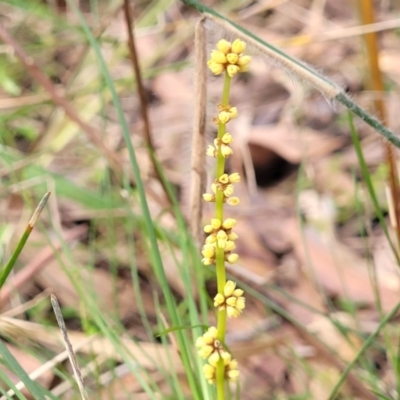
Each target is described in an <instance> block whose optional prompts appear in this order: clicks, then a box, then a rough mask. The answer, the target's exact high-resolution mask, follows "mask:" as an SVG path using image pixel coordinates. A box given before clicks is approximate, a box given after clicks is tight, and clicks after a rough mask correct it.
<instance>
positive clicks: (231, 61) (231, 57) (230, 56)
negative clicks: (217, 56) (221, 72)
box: [226, 53, 239, 64]
mask: <svg viewBox="0 0 400 400" xmlns="http://www.w3.org/2000/svg"><path fill="white" fill-rule="evenodd" d="M226 60H227V61H228V63H229V64H236V63H237V62H238V60H239V56H238V55H237V54H235V53H228V54H227V55H226Z"/></svg>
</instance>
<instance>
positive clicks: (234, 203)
mask: <svg viewBox="0 0 400 400" xmlns="http://www.w3.org/2000/svg"><path fill="white" fill-rule="evenodd" d="M226 202H227V203H228V204H229V205H230V206H237V205H238V204H239V203H240V199H239V197H230V198H229V199H228V200H227V201H226Z"/></svg>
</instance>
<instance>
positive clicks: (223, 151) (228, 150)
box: [221, 144, 233, 158]
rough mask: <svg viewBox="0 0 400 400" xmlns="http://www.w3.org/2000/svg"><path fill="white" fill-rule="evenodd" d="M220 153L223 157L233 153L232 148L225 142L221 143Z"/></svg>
mask: <svg viewBox="0 0 400 400" xmlns="http://www.w3.org/2000/svg"><path fill="white" fill-rule="evenodd" d="M221 154H222V156H223V157H224V158H227V157H229V156H230V155H231V154H233V151H232V149H231V148H230V147H229V146H227V145H225V144H221Z"/></svg>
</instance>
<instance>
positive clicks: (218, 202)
mask: <svg viewBox="0 0 400 400" xmlns="http://www.w3.org/2000/svg"><path fill="white" fill-rule="evenodd" d="M231 81H232V78H231V77H230V76H229V75H228V74H227V73H225V79H224V88H223V92H222V101H221V105H222V106H227V105H229V94H230V89H231ZM225 133H226V124H223V123H221V122H220V123H219V124H218V136H217V138H218V139H221V138H222V136H224V134H225ZM218 148H219V149H218V150H219V151H218V157H217V167H216V171H215V179H216V180H218V178H219V177H220V176H221V175H222V174H224V173H225V157H223V155H222V152H221V151H220V150H221V145H218ZM215 218H217V219H219V220H220V221H221V222H222V221H223V220H224V193H223V191H222V190H217V191H216V196H215ZM215 267H216V271H217V284H218V292H219V293H223V292H224V286H225V283H226V271H225V252H224V249H221V248H219V247H218V244H217V246H216V255H215ZM225 332H226V309H225V310H220V311H218V324H217V339H218V340H219V341H220V342H221V343H224V342H225ZM215 380H216V384H217V399H218V400H224V399H225V366H224V362H223V360H222V359H220V360H219V362H218V364H217V370H216V377H215Z"/></svg>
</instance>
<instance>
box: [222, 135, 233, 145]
mask: <svg viewBox="0 0 400 400" xmlns="http://www.w3.org/2000/svg"><path fill="white" fill-rule="evenodd" d="M221 142H222V143H223V144H229V143H232V142H233V137H232V135H231V134H230V133H225V134H224V136H222V138H221Z"/></svg>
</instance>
